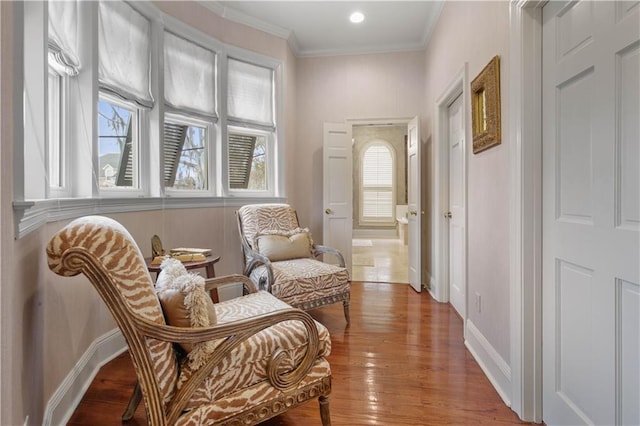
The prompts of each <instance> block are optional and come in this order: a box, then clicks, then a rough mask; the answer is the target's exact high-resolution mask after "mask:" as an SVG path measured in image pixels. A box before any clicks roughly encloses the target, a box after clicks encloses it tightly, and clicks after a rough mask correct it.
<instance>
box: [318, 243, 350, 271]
mask: <svg viewBox="0 0 640 426" xmlns="http://www.w3.org/2000/svg"><path fill="white" fill-rule="evenodd" d="M324 253H327V254H332V255H334V256H335V257H337V258H338V262H339V263H340V267H342V268H344V267H345V261H344V256H342V253H340V252H339V251H338V250H337V249H334V248H333V247H329V246H322V245H318V244H316V245H314V246H313V256H314V257H318V256H320V255H321V254H324Z"/></svg>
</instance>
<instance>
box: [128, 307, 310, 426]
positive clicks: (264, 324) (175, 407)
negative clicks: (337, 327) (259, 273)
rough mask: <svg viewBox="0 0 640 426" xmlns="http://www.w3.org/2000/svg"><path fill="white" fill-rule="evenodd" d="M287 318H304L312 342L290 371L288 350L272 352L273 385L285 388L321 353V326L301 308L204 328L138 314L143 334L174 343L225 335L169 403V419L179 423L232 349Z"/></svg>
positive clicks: (270, 373)
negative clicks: (286, 369) (286, 364)
mask: <svg viewBox="0 0 640 426" xmlns="http://www.w3.org/2000/svg"><path fill="white" fill-rule="evenodd" d="M284 321H300V322H302V324H303V325H304V327H305V329H306V330H307V336H308V345H307V350H306V352H305V354H304V356H303V358H302V359H301V360H300V361H299V363H298V365H296V367H295V368H294V369H293V370H291V371H290V372H288V373H283V372H282V371H281V368H280V366H281V365H282V363H283V362H284V361H287V360H288V358H289V357H288V355H287V354H286V352H285V351H284V350H282V349H277V350H276V351H275V352H274V353H272V354H271V357H270V359H269V362H268V363H267V377H268V379H269V382H270V383H271V385H272V386H274V387H275V388H277V389H280V390H283V391H285V390H287V389H290V388H291V387H293V386H295V385H296V384H297V383H298V382H300V380H302V379H303V378H304V377H305V376H306V375H307V373H308V372H309V370H310V369H311V367H312V366H313V363H314V362H315V360H316V358H317V355H318V349H319V347H320V338H319V336H318V329H317V327H316V325H315V322H314V320H313V318H311V316H310V315H309V314H307V313H306V312H304V311H302V310H300V309H294V308H288V309H282V310H278V311H275V312H270V313H267V314H263V315H258V316H255V317H252V318H248V319H244V320H241V321H236V322H232V323H227V324H220V325H215V326H213V327H201V328H185V327H174V326H170V325H162V324H157V323H154V322H151V321H149V320H146V319H144V318H140V317H136V322H137V323H138V326H139V327H140V331H141V332H142V334H143V335H145V336H148V337H151V338H154V339H158V340H162V341H167V342H173V343H197V342H203V341H210V340H217V339H224V341H223V342H222V343H220V345H218V347H217V348H216V350H215V351H214V353H213V354H212V355H211V357H210V358H209V360H208V361H207V363H206V364H205V365H204V366H202V367H201V368H199V369H198V370H197V371H196V372H194V374H193V376H191V377H190V379H189V380H188V381H187V382H185V383H184V385H183V386H182V387H181V388H180V390H178V391H177V392H176V393H175V395H174V397H173V399H172V400H171V402H170V403H169V406H168V413H167V423H168V424H174V423H175V421H176V420H177V419H178V417H179V416H180V414H181V413H182V411H184V408H185V407H186V405H187V403H188V401H189V399H190V398H191V396H192V395H193V393H194V392H195V391H196V390H197V389H198V387H199V386H200V385H201V384H202V383H203V382H204V380H205V379H206V378H207V377H208V376H209V375H210V374H211V372H212V371H213V369H214V368H215V367H216V365H218V363H220V361H222V359H223V358H224V357H225V356H226V355H227V354H228V353H229V352H231V351H232V350H233V349H235V348H237V347H238V346H240V345H241V344H242V342H244V341H245V340H247V339H249V338H250V337H251V336H253V335H255V334H256V333H258V332H260V331H262V330H264V329H266V328H268V327H271V326H273V325H275V324H277V323H280V322H284Z"/></svg>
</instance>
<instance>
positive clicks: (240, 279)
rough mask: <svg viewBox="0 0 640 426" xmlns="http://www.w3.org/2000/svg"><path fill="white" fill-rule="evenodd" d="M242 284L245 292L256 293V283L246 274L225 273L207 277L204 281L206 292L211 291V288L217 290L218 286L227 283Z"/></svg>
mask: <svg viewBox="0 0 640 426" xmlns="http://www.w3.org/2000/svg"><path fill="white" fill-rule="evenodd" d="M238 283H240V284H242V288H243V294H250V293H256V292H257V291H258V289H257V288H256V285H255V284H254V283H253V281H251V280H250V279H249V277H246V276H244V275H240V274H233V275H225V276H224V277H215V278H207V279H205V281H204V290H205V291H206V292H210V291H211V290H216V289H218V287H221V286H223V285H227V284H238Z"/></svg>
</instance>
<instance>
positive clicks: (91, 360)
mask: <svg viewBox="0 0 640 426" xmlns="http://www.w3.org/2000/svg"><path fill="white" fill-rule="evenodd" d="M126 349H127V343H126V342H125V340H124V337H123V336H122V333H121V332H120V329H117V328H116V329H113V330H111V331H110V332H108V333H105V334H103V335H102V336H100V337H98V338H97V339H96V340H94V341H93V342H92V343H91V345H90V346H89V348H88V349H87V350H86V352H85V353H84V354H83V355H82V357H80V359H79V360H78V362H77V363H76V365H75V366H74V367H73V369H72V370H71V371H70V372H69V374H67V377H65V379H64V380H63V381H62V383H61V384H60V386H58V389H56V391H55V392H54V393H53V395H51V398H50V399H49V402H48V403H47V407H46V409H45V412H44V418H43V420H42V424H43V425H44V426H51V425H64V424H67V422H68V421H69V419H70V418H71V416H72V415H73V412H74V411H75V409H76V407H77V406H78V404H79V403H80V401H81V400H82V397H83V396H84V393H85V392H86V391H87V389H88V388H89V385H91V382H92V381H93V379H94V377H95V376H96V374H98V370H100V367H102V366H103V365H104V364H106V363H107V362H109V361H111V360H112V359H113V358H115V357H116V356H118V355H120V354H121V353H122V352H124V351H125V350H126Z"/></svg>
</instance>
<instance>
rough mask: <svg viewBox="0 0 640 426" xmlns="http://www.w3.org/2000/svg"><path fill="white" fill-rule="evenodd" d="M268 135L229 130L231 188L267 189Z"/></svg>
mask: <svg viewBox="0 0 640 426" xmlns="http://www.w3.org/2000/svg"><path fill="white" fill-rule="evenodd" d="M267 159H268V157H267V136H266V135H264V134H263V135H261V134H258V133H255V134H247V133H240V132H235V131H233V130H230V131H229V188H230V189H246V190H251V191H266V190H267V189H268V188H269V185H268V182H267V180H268V175H267Z"/></svg>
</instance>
